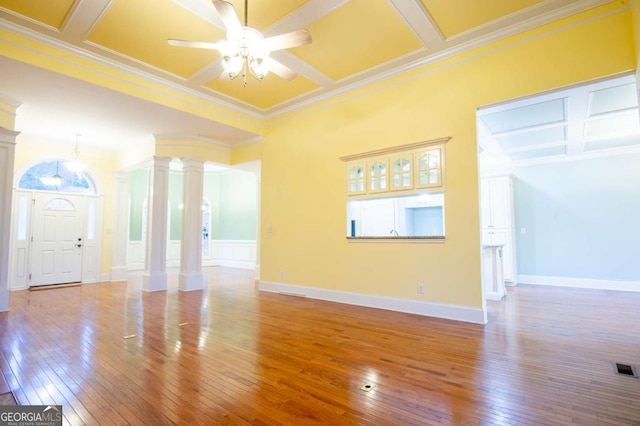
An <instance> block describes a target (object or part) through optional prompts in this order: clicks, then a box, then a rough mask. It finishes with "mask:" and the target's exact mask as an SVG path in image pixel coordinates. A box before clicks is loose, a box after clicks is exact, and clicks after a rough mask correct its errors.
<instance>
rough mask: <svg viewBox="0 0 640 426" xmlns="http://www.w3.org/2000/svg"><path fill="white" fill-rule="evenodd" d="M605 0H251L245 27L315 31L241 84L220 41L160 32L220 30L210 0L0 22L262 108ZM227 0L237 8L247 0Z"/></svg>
mask: <svg viewBox="0 0 640 426" xmlns="http://www.w3.org/2000/svg"><path fill="white" fill-rule="evenodd" d="M607 1H608V0H517V1H514V0H482V1H478V0H249V2H248V4H249V10H248V25H249V26H250V27H254V28H256V29H257V30H259V31H261V32H262V33H263V34H264V35H265V36H266V37H269V36H273V35H278V34H282V33H286V32H290V31H294V30H297V29H300V28H306V29H308V31H309V32H310V33H311V36H312V38H313V43H312V44H310V45H306V46H301V47H296V48H292V49H289V50H281V51H276V52H273V53H272V57H273V58H274V59H276V60H277V61H279V62H281V63H282V64H284V65H285V66H287V67H289V68H291V69H293V70H295V71H297V72H298V76H297V77H296V78H295V79H293V80H292V81H286V80H283V79H281V78H280V77H278V76H276V75H274V74H269V75H267V77H266V78H265V79H264V81H262V82H258V81H256V80H253V79H251V78H250V77H249V79H248V84H247V86H246V87H243V84H242V81H241V80H242V78H237V79H236V80H233V81H228V80H222V79H220V78H218V77H219V76H220V74H221V72H222V66H221V58H220V55H219V54H218V52H217V51H214V50H203V49H193V48H184V47H174V46H170V45H169V44H168V43H167V39H168V38H176V39H186V40H198V41H208V42H217V41H219V40H221V39H223V38H224V37H225V32H224V30H223V29H222V22H221V20H220V18H219V16H218V15H217V13H216V12H215V10H214V8H213V6H212V4H211V2H210V1H209V0H29V1H25V0H2V1H1V2H0V19H1V21H0V25H1V26H2V28H4V29H7V30H9V31H12V32H16V33H19V34H21V35H25V36H28V37H31V38H35V39H38V40H41V41H43V40H44V41H46V42H48V43H51V44H53V45H55V46H57V47H59V48H63V49H68V50H70V51H73V52H75V53H80V54H86V55H89V56H91V57H95V56H96V55H97V56H99V57H101V58H103V59H104V60H106V61H107V62H108V63H110V64H111V65H113V66H115V67H121V68H123V69H128V70H136V71H138V72H142V73H143V74H147V75H150V76H154V77H156V78H158V77H159V78H162V79H165V80H166V81H167V82H171V83H172V84H179V85H182V86H185V87H186V88H188V90H191V91H193V92H195V93H199V94H200V95H202V96H204V97H207V98H210V99H213V100H216V101H217V102H220V103H223V104H224V103H226V104H230V105H233V106H234V107H236V108H241V109H245V110H246V111H248V112H251V113H254V114H255V113H258V114H264V115H265V116H266V117H269V116H274V115H277V114H279V113H281V112H283V111H287V110H290V109H292V108H296V107H297V106H300V105H305V104H308V103H312V102H314V101H317V100H318V99H322V98H325V97H327V96H332V95H335V94H338V93H342V92H344V91H347V90H349V89H352V88H355V87H359V86H360V85H362V84H366V83H368V82H373V81H375V80H376V79H382V78H386V77H389V76H391V75H394V74H397V73H401V72H404V71H406V70H408V69H411V68H413V67H417V66H420V65H423V64H426V63H428V62H431V61H436V60H439V59H441V58H443V57H446V56H447V55H449V54H452V53H457V52H460V51H463V50H465V49H468V48H471V47H474V46H478V45H482V44H484V43H487V42H489V41H492V40H496V39H499V38H502V37H504V36H507V35H511V34H515V33H518V32H521V31H524V30H526V29H529V28H533V27H535V26H538V25H541V24H543V23H547V22H549V21H552V20H555V19H558V18H562V17H565V16H568V15H571V14H574V13H577V12H579V11H582V10H585V9H588V8H590V7H594V6H596V5H599V4H603V3H606V2H607ZM231 3H232V4H233V6H234V8H235V10H236V12H237V14H238V16H240V17H242V16H244V1H242V0H232V1H231ZM0 54H1V52H0Z"/></svg>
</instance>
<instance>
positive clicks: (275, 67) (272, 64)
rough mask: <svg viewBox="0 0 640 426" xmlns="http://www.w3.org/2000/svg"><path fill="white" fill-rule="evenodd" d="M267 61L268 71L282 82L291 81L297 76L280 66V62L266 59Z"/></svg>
mask: <svg viewBox="0 0 640 426" xmlns="http://www.w3.org/2000/svg"><path fill="white" fill-rule="evenodd" d="M267 60H268V61H269V71H270V72H272V73H274V74H275V75H277V76H278V77H280V78H282V79H284V80H287V81H291V80H293V79H294V78H296V76H297V75H298V73H297V72H296V71H294V70H292V69H291V68H289V67H287V66H284V65H282V64H281V63H280V62H278V61H276V60H275V59H273V58H267Z"/></svg>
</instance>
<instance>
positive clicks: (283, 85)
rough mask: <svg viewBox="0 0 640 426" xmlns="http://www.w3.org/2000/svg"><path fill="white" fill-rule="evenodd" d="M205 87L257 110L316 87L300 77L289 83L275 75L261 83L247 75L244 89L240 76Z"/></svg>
mask: <svg viewBox="0 0 640 426" xmlns="http://www.w3.org/2000/svg"><path fill="white" fill-rule="evenodd" d="M206 87H208V88H210V89H213V90H216V91H218V92H220V93H224V94H225V95H227V96H231V97H234V98H236V99H240V100H241V101H243V102H246V103H248V104H251V105H253V106H256V107H258V108H269V107H271V106H274V105H276V104H278V103H280V102H284V101H286V100H288V99H290V98H293V97H296V96H299V95H302V94H304V93H307V92H309V91H311V90H313V89H315V88H317V87H318V86H317V85H316V84H315V83H314V82H312V81H311V80H308V79H307V78H305V77H304V76H302V75H298V76H297V77H296V78H294V79H293V80H291V81H286V80H283V79H281V78H280V77H278V76H276V75H273V74H267V76H266V77H265V78H264V80H262V81H258V80H255V79H254V78H253V77H252V76H250V75H248V76H247V85H246V87H245V86H243V79H242V76H238V77H237V78H236V79H235V80H231V81H229V80H221V79H219V78H217V79H215V80H212V81H210V82H209V83H207V84H206Z"/></svg>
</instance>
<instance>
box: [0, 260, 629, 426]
mask: <svg viewBox="0 0 640 426" xmlns="http://www.w3.org/2000/svg"><path fill="white" fill-rule="evenodd" d="M208 277H209V287H208V288H207V289H206V290H205V291H198V292H190V293H182V292H178V291H177V289H176V288H177V282H176V280H175V277H174V278H171V279H170V289H169V291H167V292H159V293H142V292H141V291H140V284H139V277H137V276H132V278H131V280H130V281H129V282H128V283H101V284H96V285H83V286H81V287H70V288H60V289H53V290H43V291H32V292H28V291H21V292H13V293H12V294H11V310H10V312H8V313H2V314H0V342H1V346H0V371H1V372H2V374H3V376H4V378H5V379H6V384H7V386H8V387H9V388H10V389H11V390H12V391H13V392H14V394H15V396H16V399H17V401H18V403H20V404H60V405H63V413H64V416H65V421H66V422H68V423H69V424H74V425H75V424H144V425H151V424H159V425H162V424H189V425H192V424H257V425H303V424H318V425H351V424H365V425H380V424H381V425H388V424H394V425H395V424H416V425H429V424H447V425H449V424H451V425H467V424H470V425H473V424H483V425H493V424H496V425H545V424H549V425H563V424H578V425H623V424H624V425H629V424H635V425H640V380H639V379H635V378H633V377H628V376H622V375H619V374H615V373H614V369H613V366H612V362H614V361H620V362H626V363H630V364H634V365H635V364H640V333H639V332H638V326H639V325H640V293H622V292H607V291H594V290H576V289H562V288H546V287H536V286H519V287H517V288H515V289H509V292H508V296H507V298H506V299H505V300H503V301H502V302H490V304H489V309H490V315H489V320H490V322H489V324H488V325H486V326H480V325H474V324H466V323H459V322H454V321H447V320H439V319H433V318H427V317H420V316H415V315H409V314H402V313H395V312H388V311H381V310H375V309H367V308H360V307H355V306H348V305H340V304H335V303H328V302H320V301H314V300H311V299H304V298H298V297H292V296H283V295H276V294H265V293H257V292H256V291H255V287H254V282H253V279H252V273H251V272H249V271H243V270H234V269H229V268H212V269H210V270H208ZM125 337H127V338H125ZM0 382H1V380H0ZM364 384H371V385H373V386H374V387H373V389H372V390H370V391H369V392H365V391H362V390H360V387H361V386H363V385H364Z"/></svg>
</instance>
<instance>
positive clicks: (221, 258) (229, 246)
mask: <svg viewBox="0 0 640 426" xmlns="http://www.w3.org/2000/svg"><path fill="white" fill-rule="evenodd" d="M202 263H203V264H204V265H207V266H228V267H231V268H241V269H255V267H256V242H255V240H213V241H211V258H210V259H205V260H203V262H202Z"/></svg>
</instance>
